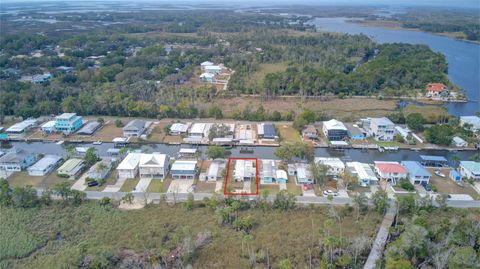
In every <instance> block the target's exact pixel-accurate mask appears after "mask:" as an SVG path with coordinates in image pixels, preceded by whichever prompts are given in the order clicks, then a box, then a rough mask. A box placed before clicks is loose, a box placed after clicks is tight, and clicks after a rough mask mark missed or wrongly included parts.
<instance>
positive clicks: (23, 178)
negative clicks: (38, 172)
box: [7, 171, 75, 188]
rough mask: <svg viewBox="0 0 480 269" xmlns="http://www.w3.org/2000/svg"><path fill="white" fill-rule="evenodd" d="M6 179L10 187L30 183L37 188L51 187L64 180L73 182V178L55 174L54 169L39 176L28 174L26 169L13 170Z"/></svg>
mask: <svg viewBox="0 0 480 269" xmlns="http://www.w3.org/2000/svg"><path fill="white" fill-rule="evenodd" d="M7 181H8V182H9V184H10V186H12V187H24V186H27V185H30V186H33V187H38V188H51V187H53V185H55V184H57V183H60V182H64V181H67V182H69V183H70V184H73V182H75V181H74V180H68V179H65V178H62V177H59V176H57V173H56V172H55V171H54V172H52V173H50V174H49V175H47V176H41V177H32V176H29V175H28V173H27V172H26V171H22V172H14V173H13V174H12V175H11V176H9V177H8V178H7Z"/></svg>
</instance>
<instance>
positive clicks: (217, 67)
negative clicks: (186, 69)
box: [203, 65, 223, 74]
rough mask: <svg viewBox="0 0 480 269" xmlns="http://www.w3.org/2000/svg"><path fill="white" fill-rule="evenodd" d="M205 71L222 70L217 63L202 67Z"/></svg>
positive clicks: (215, 72)
mask: <svg viewBox="0 0 480 269" xmlns="http://www.w3.org/2000/svg"><path fill="white" fill-rule="evenodd" d="M203 69H204V70H205V72H206V73H211V74H218V73H220V72H222V69H223V68H222V67H221V66H219V65H207V66H205V67H204V68H203Z"/></svg>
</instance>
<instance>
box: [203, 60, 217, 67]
mask: <svg viewBox="0 0 480 269" xmlns="http://www.w3.org/2000/svg"><path fill="white" fill-rule="evenodd" d="M209 65H214V63H212V62H210V61H205V62H203V63H201V64H200V66H201V67H205V66H209Z"/></svg>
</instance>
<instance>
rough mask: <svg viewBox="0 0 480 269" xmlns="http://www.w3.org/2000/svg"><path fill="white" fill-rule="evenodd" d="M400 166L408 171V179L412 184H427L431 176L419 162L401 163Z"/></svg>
mask: <svg viewBox="0 0 480 269" xmlns="http://www.w3.org/2000/svg"><path fill="white" fill-rule="evenodd" d="M401 164H402V166H403V167H405V169H407V171H408V179H409V180H410V183H412V184H428V182H429V181H430V178H431V177H432V174H430V172H428V171H427V169H425V168H424V167H423V166H422V165H421V164H420V163H419V162H416V161H402V162H401Z"/></svg>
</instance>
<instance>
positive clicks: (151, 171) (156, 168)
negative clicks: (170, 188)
mask: <svg viewBox="0 0 480 269" xmlns="http://www.w3.org/2000/svg"><path fill="white" fill-rule="evenodd" d="M169 166H170V157H169V156H168V155H166V154H160V153H158V152H154V153H152V154H146V153H142V154H141V155H140V163H139V170H140V178H152V179H160V180H162V181H163V180H164V179H165V177H166V176H167V173H168V168H169Z"/></svg>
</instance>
